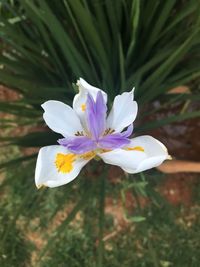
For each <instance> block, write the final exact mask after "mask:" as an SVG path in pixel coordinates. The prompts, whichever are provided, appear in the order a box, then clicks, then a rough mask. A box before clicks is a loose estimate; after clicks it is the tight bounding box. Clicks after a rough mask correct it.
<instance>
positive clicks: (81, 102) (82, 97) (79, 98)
mask: <svg viewBox="0 0 200 267" xmlns="http://www.w3.org/2000/svg"><path fill="white" fill-rule="evenodd" d="M77 85H78V87H79V93H78V94H76V95H75V97H74V101H73V109H74V110H75V111H76V113H77V114H78V116H79V118H80V120H81V122H82V124H83V126H84V127H86V118H85V117H86V116H85V109H86V108H87V107H86V100H87V95H88V93H89V94H91V95H92V97H93V98H94V100H96V96H97V93H98V91H101V92H102V94H103V97H104V100H105V102H106V103H107V94H106V93H105V92H104V91H103V90H101V89H99V88H97V87H94V86H92V85H90V84H89V83H87V82H86V81H85V80H84V79H82V78H80V79H79V80H78V81H77Z"/></svg>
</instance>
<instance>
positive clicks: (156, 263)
mask: <svg viewBox="0 0 200 267" xmlns="http://www.w3.org/2000/svg"><path fill="white" fill-rule="evenodd" d="M140 177H141V178H142V180H143V181H144V180H145V176H144V174H143V173H141V174H140ZM133 195H134V198H135V202H136V206H137V209H138V210H139V212H140V213H141V212H142V209H141V205H140V201H139V198H138V192H137V190H135V188H134V187H133ZM141 223H142V225H143V226H144V227H143V229H144V231H143V233H144V234H145V235H146V237H147V240H148V249H149V255H150V257H151V260H152V263H153V266H154V267H159V261H158V257H157V254H156V251H155V249H154V247H153V244H152V242H151V239H150V238H149V235H148V231H147V228H148V226H147V223H146V222H145V221H144V222H141Z"/></svg>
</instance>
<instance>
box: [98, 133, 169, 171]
mask: <svg viewBox="0 0 200 267" xmlns="http://www.w3.org/2000/svg"><path fill="white" fill-rule="evenodd" d="M128 148H129V149H133V150H125V149H116V150H113V151H111V152H106V153H102V154H99V156H100V157H101V158H102V159H103V160H104V161H105V162H106V163H108V164H113V165H117V166H119V167H121V168H122V169H123V170H124V171H126V172H128V173H138V172H141V171H145V170H147V169H151V168H153V167H157V166H158V165H160V164H161V163H162V162H163V161H164V160H166V159H168V158H169V155H168V152H167V149H166V147H165V146H164V145H163V144H162V143H161V142H159V141H158V140H156V139H155V138H153V137H151V136H148V135H144V136H140V137H136V138H133V139H132V140H131V144H130V145H129V146H128V147H127V149H128ZM140 149H141V150H142V149H144V151H140Z"/></svg>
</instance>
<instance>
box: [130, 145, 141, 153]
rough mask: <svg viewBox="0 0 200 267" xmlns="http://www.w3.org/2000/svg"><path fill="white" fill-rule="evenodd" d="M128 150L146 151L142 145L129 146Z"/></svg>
mask: <svg viewBox="0 0 200 267" xmlns="http://www.w3.org/2000/svg"><path fill="white" fill-rule="evenodd" d="M127 150H137V151H141V152H144V148H143V147H141V146H135V147H128V148H127Z"/></svg>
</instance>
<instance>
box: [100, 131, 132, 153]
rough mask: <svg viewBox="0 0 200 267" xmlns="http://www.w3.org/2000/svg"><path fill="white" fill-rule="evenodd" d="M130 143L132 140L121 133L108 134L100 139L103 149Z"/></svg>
mask: <svg viewBox="0 0 200 267" xmlns="http://www.w3.org/2000/svg"><path fill="white" fill-rule="evenodd" d="M128 144H130V140H129V139H128V138H126V137H123V136H121V134H120V133H116V134H108V135H105V136H104V137H102V138H101V139H100V140H99V141H98V147H100V148H103V149H116V148H121V147H124V146H126V145H128Z"/></svg>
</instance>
